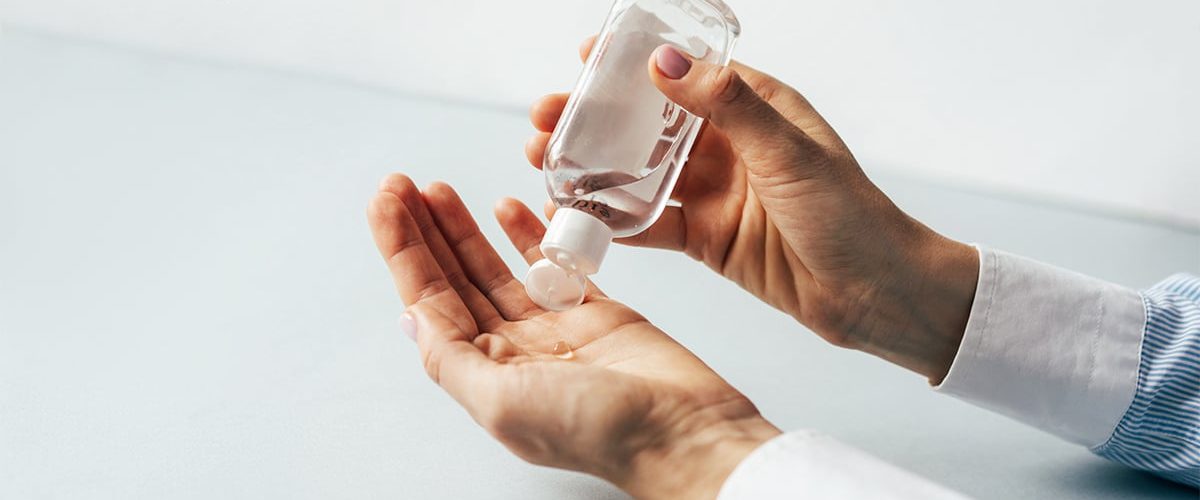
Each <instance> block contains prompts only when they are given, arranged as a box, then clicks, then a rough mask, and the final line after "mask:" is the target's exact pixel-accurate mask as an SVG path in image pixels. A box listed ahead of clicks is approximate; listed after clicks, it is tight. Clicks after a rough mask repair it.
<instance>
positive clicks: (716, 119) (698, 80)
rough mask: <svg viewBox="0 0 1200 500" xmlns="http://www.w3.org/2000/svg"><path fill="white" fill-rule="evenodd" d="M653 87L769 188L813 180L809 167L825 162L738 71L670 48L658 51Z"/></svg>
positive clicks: (819, 149) (653, 62)
mask: <svg viewBox="0 0 1200 500" xmlns="http://www.w3.org/2000/svg"><path fill="white" fill-rule="evenodd" d="M649 66H650V67H649V71H650V81H651V82H653V83H654V86H655V87H657V88H658V90H659V91H660V92H662V93H663V95H665V96H666V97H667V99H670V100H671V101H672V102H674V103H675V104H678V105H679V106H682V107H683V108H684V109H686V110H688V111H690V112H691V113H692V114H694V115H696V116H699V117H701V118H704V119H706V120H708V121H709V122H710V123H711V124H712V125H713V126H716V127H717V128H719V129H720V130H721V132H723V133H724V134H725V135H726V137H728V138H729V141H730V143H732V145H733V147H734V149H736V150H737V151H738V153H739V154H740V155H741V156H742V159H743V160H745V161H746V165H747V168H749V169H750V171H751V173H753V174H754V175H755V176H756V177H759V178H761V179H771V180H772V182H770V184H778V183H780V182H783V183H786V182H788V181H792V180H800V179H802V178H808V177H811V175H812V172H808V171H805V167H806V166H813V165H820V164H821V163H822V162H813V161H808V160H815V159H819V158H823V157H824V156H825V151H824V149H823V148H822V147H821V146H820V144H818V143H817V142H816V141H814V140H813V139H812V138H810V137H808V135H806V134H805V133H804V131H802V130H800V129H799V128H798V127H796V126H795V125H794V124H792V123H791V122H790V121H788V120H787V119H786V118H785V117H784V116H783V115H781V114H780V113H779V112H778V111H776V110H775V108H774V107H772V106H771V104H770V103H768V102H767V101H765V100H763V98H762V97H761V96H759V95H758V93H757V92H755V91H754V89H753V88H752V87H751V86H750V85H749V84H748V83H746V81H745V80H743V79H742V77H741V75H739V74H738V72H737V70H735V69H733V68H730V67H728V66H719V65H716V64H712V63H710V62H707V61H703V60H698V59H695V58H693V57H691V56H690V55H688V54H686V53H685V52H684V51H681V50H679V49H677V48H675V47H673V46H671V45H662V46H660V47H658V48H657V49H655V51H654V53H653V54H652V55H651V56H650V61H649Z"/></svg>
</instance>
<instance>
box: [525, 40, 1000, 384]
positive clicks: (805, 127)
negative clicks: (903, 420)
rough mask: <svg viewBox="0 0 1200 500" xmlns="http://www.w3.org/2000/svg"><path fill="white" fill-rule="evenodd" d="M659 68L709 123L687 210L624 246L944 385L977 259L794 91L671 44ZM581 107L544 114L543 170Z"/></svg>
mask: <svg viewBox="0 0 1200 500" xmlns="http://www.w3.org/2000/svg"><path fill="white" fill-rule="evenodd" d="M592 43H593V39H589V40H587V41H585V42H584V44H583V45H582V46H581V48H580V56H581V58H584V59H586V56H587V54H588V52H589V51H590V49H591V46H592ZM648 66H649V67H648V68H647V70H648V72H649V76H650V80H651V81H652V82H653V84H654V85H655V86H657V87H658V89H659V90H660V91H662V92H663V94H664V95H666V96H667V98H669V99H671V100H672V101H674V102H675V103H676V104H678V105H680V106H682V107H683V108H685V109H687V110H688V111H690V112H692V113H693V114H696V115H698V116H700V117H702V118H704V119H706V120H707V122H706V124H705V128H704V130H703V131H702V132H701V134H700V136H699V138H698V139H697V141H696V143H695V146H694V147H693V149H692V152H691V154H690V156H689V160H688V163H687V165H686V166H685V167H684V169H683V171H682V174H681V176H680V178H679V181H678V184H677V185H676V187H675V190H674V192H673V193H672V199H673V200H675V201H676V202H678V204H679V206H671V207H668V208H667V209H666V210H665V211H664V213H663V215H662V217H661V218H660V219H659V221H658V222H657V223H655V224H654V225H653V226H651V227H650V228H649V229H648V230H647V231H645V232H643V233H641V234H638V235H635V236H633V237H631V238H626V239H623V240H619V241H621V242H622V243H625V244H628V245H635V246H646V247H655V248H665V249H670V250H677V251H682V252H684V253H686V254H687V255H689V256H691V257H692V258H695V259H697V260H700V261H702V262H704V263H705V264H706V265H708V267H710V268H712V269H713V270H714V271H716V272H718V273H720V274H722V275H724V276H725V277H726V278H729V279H730V280H733V281H734V282H736V283H738V284H739V285H740V286H742V287H743V288H744V289H746V290H747V291H749V292H750V293H752V294H754V295H755V296H757V297H758V298H760V299H761V300H763V301H764V302H766V303H768V304H770V305H772V306H774V307H776V308H778V309H780V310H782V311H784V312H786V313H788V314H790V315H792V316H793V317H795V318H796V319H797V320H798V321H800V322H801V323H803V324H805V325H807V326H808V327H810V328H811V329H813V331H815V332H816V333H817V334H819V335H821V336H822V337H823V338H825V339H826V340H828V341H830V342H832V343H834V344H835V345H840V346H845V347H852V348H857V349H861V350H864V351H867V352H870V353H872V354H875V355H878V356H880V357H883V358H885V359H888V360H889V361H892V362H894V363H897V364H899V365H901V366H904V367H906V368H909V369H912V370H914V371H917V372H919V373H922V374H924V375H926V376H928V377H929V378H930V379H931V380H932V381H934V382H936V381H938V380H940V379H941V378H942V377H943V376H944V375H945V373H946V371H947V370H948V369H949V365H950V362H951V361H952V360H953V357H954V354H955V352H957V349H958V343H959V341H960V339H961V336H962V331H963V328H964V327H965V325H966V320H967V316H968V315H969V311H970V306H971V300H972V298H973V297H974V288H975V280H976V273H977V271H978V260H977V256H976V253H975V250H974V249H973V248H971V247H969V246H967V245H963V244H961V243H958V242H954V241H952V240H949V239H947V238H944V237H942V236H941V235H939V234H937V233H936V232H934V231H932V230H930V229H929V228H927V227H925V226H924V225H922V224H921V223H919V222H917V221H916V220H914V219H912V218H911V217H909V216H907V215H906V214H904V212H902V211H901V210H900V209H899V208H897V207H896V205H895V204H893V203H892V201H891V200H890V199H888V197H887V196H886V195H884V193H883V192H882V191H880V190H879V188H878V187H876V186H875V184H873V183H872V182H871V181H870V180H869V179H868V178H867V176H866V175H865V174H864V173H863V171H862V169H861V168H860V167H859V165H858V162H857V161H856V160H855V158H854V155H853V154H851V152H850V150H849V149H848V148H847V147H846V145H845V143H843V142H842V140H841V138H839V137H838V134H837V132H835V131H834V130H833V128H832V127H831V126H830V125H829V124H828V123H827V122H826V121H825V119H824V118H822V117H821V116H820V115H819V114H818V113H817V111H816V110H815V109H814V108H813V107H812V105H810V104H809V102H808V101H807V100H806V99H805V98H804V96H802V95H801V94H800V93H799V92H797V91H795V90H794V89H792V88H790V87H788V86H787V85H784V84H783V83H781V82H779V81H778V80H776V79H774V78H772V77H771V76H769V75H767V74H765V73H762V72H759V71H757V70H754V69H752V68H750V67H748V66H745V65H743V64H740V63H737V62H734V63H732V64H731V65H730V66H729V67H721V66H717V65H713V64H709V63H706V62H704V61H700V60H694V59H693V58H691V57H688V56H687V55H686V54H682V53H681V52H680V51H678V50H675V49H673V48H671V47H669V46H663V47H659V48H658V50H656V51H655V52H654V54H653V55H652V56H651V58H650V60H649V61H648ZM663 68H665V69H663ZM568 97H569V96H568V94H553V95H549V96H546V97H544V98H542V99H541V100H539V101H537V102H536V103H534V105H533V107H532V110H531V120H532V122H533V125H534V127H535V128H536V129H537V133H536V134H535V135H534V136H533V137H532V138H531V139H530V140H529V142H528V143H527V144H526V155H527V156H528V158H529V161H530V163H531V164H533V165H534V166H535V167H538V168H541V165H542V159H543V156H544V155H545V149H546V144H547V143H548V141H549V139H550V135H551V133H552V132H553V130H554V127H555V125H556V122H557V121H558V118H559V116H560V115H561V114H562V110H563V108H564V106H565V105H566V102H567V99H568ZM546 210H547V212H552V211H553V210H554V207H553V205H552V204H548V205H547V207H546Z"/></svg>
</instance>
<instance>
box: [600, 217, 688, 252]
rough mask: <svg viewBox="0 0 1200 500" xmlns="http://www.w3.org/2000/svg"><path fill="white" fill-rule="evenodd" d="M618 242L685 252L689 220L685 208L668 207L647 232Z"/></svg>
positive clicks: (633, 245)
mask: <svg viewBox="0 0 1200 500" xmlns="http://www.w3.org/2000/svg"><path fill="white" fill-rule="evenodd" d="M616 242H617V243H620V244H622V245H629V246H632V247H646V248H661V249H664V250H675V251H683V250H684V249H685V248H687V220H686V219H685V218H684V211H683V207H670V206H669V207H666V208H665V209H663V213H662V215H660V216H659V217H658V220H657V221H655V222H654V224H651V225H650V227H648V228H646V230H645V231H642V232H640V233H638V234H635V235H633V236H630V237H628V238H620V239H618V240H616Z"/></svg>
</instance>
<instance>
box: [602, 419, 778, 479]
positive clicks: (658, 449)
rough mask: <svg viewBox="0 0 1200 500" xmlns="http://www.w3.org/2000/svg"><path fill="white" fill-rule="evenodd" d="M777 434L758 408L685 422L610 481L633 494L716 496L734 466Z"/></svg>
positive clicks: (645, 450) (651, 446) (644, 450)
mask: <svg viewBox="0 0 1200 500" xmlns="http://www.w3.org/2000/svg"><path fill="white" fill-rule="evenodd" d="M700 420H703V419H700ZM779 434H781V432H780V431H779V429H778V428H776V427H775V426H774V425H772V424H771V423H770V422H768V421H767V420H766V419H764V418H762V416H760V415H758V414H757V412H755V414H754V415H753V416H749V417H743V418H735V419H720V420H717V421H712V422H704V423H697V422H692V423H689V424H685V425H682V426H680V428H678V429H676V430H674V431H670V432H667V433H666V436H664V437H663V439H661V440H658V441H656V442H655V443H653V444H651V445H649V446H647V447H646V448H644V449H642V450H641V451H640V452H639V453H637V454H636V455H635V456H634V457H633V459H632V460H631V461H630V464H629V465H630V467H629V470H628V473H627V476H626V477H624V478H621V480H619V481H614V482H616V483H617V485H618V486H620V487H621V488H622V489H624V490H625V491H626V492H628V493H629V494H630V495H633V496H634V497H636V498H646V499H657V498H716V496H717V493H719V492H720V490H721V486H722V485H724V483H725V479H726V478H728V477H729V475H730V474H731V473H732V472H733V470H734V468H736V467H737V466H738V464H740V463H741V462H742V460H743V459H745V458H746V456H748V455H750V453H751V452H753V451H754V450H755V449H757V448H758V447H759V446H761V445H762V444H763V443H765V442H767V441H768V440H770V439H771V438H773V437H775V436H778V435H779Z"/></svg>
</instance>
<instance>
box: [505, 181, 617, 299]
mask: <svg viewBox="0 0 1200 500" xmlns="http://www.w3.org/2000/svg"><path fill="white" fill-rule="evenodd" d="M496 220H497V221H499V222H500V227H501V228H502V229H504V233H505V234H507V235H508V239H509V241H511V242H512V244H513V246H514V247H516V249H517V251H518V252H521V256H522V257H524V258H525V262H527V263H529V264H530V265H532V264H533V263H534V262H537V261H539V260H541V259H542V250H541V248H538V247H539V245H541V243H542V236H544V235H545V234H546V226H545V225H543V224H542V221H540V220H538V218H537V216H536V215H534V214H533V212H532V211H530V210H529V207H527V206H525V204H524V203H521V202H520V201H517V200H514V199H512V198H505V199H503V200H500V201H499V202H498V203H496ZM584 296H585V297H591V296H604V294H603V293H602V292H600V289H599V288H596V285H595V284H594V283H592V280H590V279H589V280H587V286H586V289H585V291H584Z"/></svg>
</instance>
